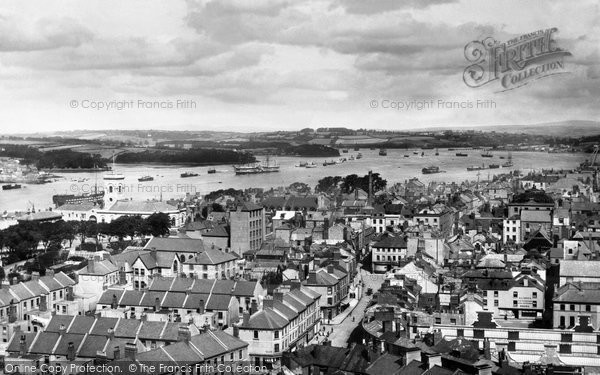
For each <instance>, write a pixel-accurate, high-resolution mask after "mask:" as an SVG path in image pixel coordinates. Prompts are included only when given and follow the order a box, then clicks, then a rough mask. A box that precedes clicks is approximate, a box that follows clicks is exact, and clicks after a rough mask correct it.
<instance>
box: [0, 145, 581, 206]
mask: <svg viewBox="0 0 600 375" xmlns="http://www.w3.org/2000/svg"><path fill="white" fill-rule="evenodd" d="M378 152H379V150H369V149H361V150H360V153H362V155H363V158H362V159H360V160H348V161H346V162H345V163H342V164H336V165H329V166H327V167H324V166H323V161H325V160H332V159H338V158H337V157H335V158H331V157H328V158H298V157H280V158H277V162H278V163H279V165H280V166H281V170H280V172H278V173H269V174H257V175H246V176H236V175H235V174H234V172H233V168H232V166H231V165H222V166H217V167H215V168H216V169H217V173H215V174H208V169H209V168H212V167H185V166H168V165H124V164H123V165H119V164H117V165H116V170H117V172H120V173H122V174H124V175H125V184H126V193H125V195H126V196H127V197H131V198H133V199H160V197H161V192H162V198H163V199H169V198H179V197H182V196H184V195H185V194H186V192H189V193H192V194H193V193H195V192H199V193H200V194H206V193H209V192H211V191H214V190H218V189H227V188H235V189H245V188H249V187H259V188H261V187H262V188H271V187H278V186H288V185H290V184H291V183H293V182H297V181H300V182H304V183H307V184H308V185H309V186H311V187H312V188H314V186H315V185H316V184H317V182H318V180H319V179H321V178H323V177H327V176H346V175H349V174H357V175H359V176H364V175H366V174H367V173H368V171H369V170H372V171H373V172H376V173H380V174H381V176H382V177H383V178H384V179H386V180H387V181H388V186H391V185H393V184H394V183H397V182H404V181H405V180H407V179H409V178H413V177H418V178H419V179H420V180H421V181H423V182H429V181H445V182H451V181H455V182H462V181H465V180H471V181H473V180H476V179H477V174H478V173H479V178H480V179H481V180H486V179H487V178H488V174H489V176H490V178H491V177H493V176H494V175H495V174H502V173H506V172H508V171H509V170H515V169H519V170H521V171H524V172H527V171H530V170H538V171H539V170H541V169H542V168H544V169H550V168H554V169H571V168H574V167H576V166H577V165H579V163H581V162H582V161H583V160H585V159H586V157H589V155H585V154H548V153H542V152H512V161H513V164H514V166H513V167H511V168H500V169H491V170H490V169H488V170H482V171H479V172H477V171H472V172H468V171H467V170H466V167H468V166H470V165H481V164H482V163H484V164H485V165H486V166H487V165H488V164H490V163H491V164H503V163H505V162H506V161H507V160H508V153H507V152H494V153H493V154H494V157H493V158H483V157H481V154H482V152H483V151H481V150H467V151H461V152H466V153H467V154H469V156H468V157H457V156H456V155H455V154H456V152H457V151H448V150H446V149H444V150H441V149H440V150H439V153H440V155H438V156H435V150H425V151H424V152H425V156H424V157H421V156H420V155H421V150H402V149H396V150H394V149H389V150H388V155H387V156H379V155H378ZM413 152H418V155H414V154H413ZM357 153H358V152H357V151H350V152H349V153H347V154H342V155H341V157H343V158H350V156H351V155H354V156H356V154H357ZM404 154H408V155H409V156H410V157H408V158H405V157H404ZM499 156H504V157H505V159H499ZM311 161H314V162H315V163H316V164H317V165H318V167H317V168H311V169H307V168H298V167H296V165H297V164H299V163H300V162H311ZM430 165H437V166H439V167H440V170H443V171H445V173H438V174H430V175H423V174H422V173H421V169H422V168H423V167H427V166H430ZM188 171H190V172H195V173H198V174H199V175H198V176H197V177H189V178H181V177H180V174H181V173H183V172H188ZM102 175H103V174H102V173H64V174H62V175H61V176H62V178H60V179H59V180H58V181H56V182H52V183H49V184H45V185H23V188H22V189H20V190H2V191H0V211H9V212H10V211H23V210H26V209H27V208H30V207H31V205H32V204H33V205H35V207H36V209H46V208H49V207H52V205H53V204H52V195H54V194H81V193H89V192H93V191H94V189H95V186H96V184H97V185H98V187H99V188H100V189H101V188H102ZM145 175H150V176H153V177H154V181H149V182H138V180H137V179H138V178H140V177H142V176H145ZM81 179H86V181H80V182H78V181H77V180H81ZM73 180H75V181H73Z"/></svg>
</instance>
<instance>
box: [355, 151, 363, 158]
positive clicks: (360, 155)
mask: <svg viewBox="0 0 600 375" xmlns="http://www.w3.org/2000/svg"><path fill="white" fill-rule="evenodd" d="M358 159H362V154H361V153H360V152H359V153H358V154H356V160H358Z"/></svg>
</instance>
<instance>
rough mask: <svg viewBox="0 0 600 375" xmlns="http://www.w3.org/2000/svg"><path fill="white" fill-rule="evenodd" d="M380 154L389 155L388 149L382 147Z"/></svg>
mask: <svg viewBox="0 0 600 375" xmlns="http://www.w3.org/2000/svg"><path fill="white" fill-rule="evenodd" d="M379 156H387V150H386V149H385V148H382V149H380V150H379Z"/></svg>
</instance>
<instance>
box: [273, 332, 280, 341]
mask: <svg viewBox="0 0 600 375" xmlns="http://www.w3.org/2000/svg"><path fill="white" fill-rule="evenodd" d="M274 335H275V338H276V339H278V338H279V331H275V333H274Z"/></svg>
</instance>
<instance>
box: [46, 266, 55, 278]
mask: <svg viewBox="0 0 600 375" xmlns="http://www.w3.org/2000/svg"><path fill="white" fill-rule="evenodd" d="M46 276H50V277H54V270H53V269H52V268H48V269H47V270H46Z"/></svg>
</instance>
